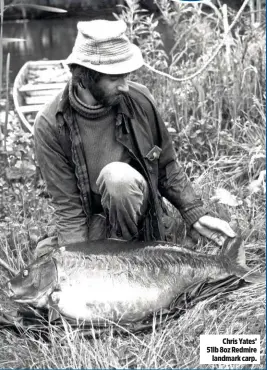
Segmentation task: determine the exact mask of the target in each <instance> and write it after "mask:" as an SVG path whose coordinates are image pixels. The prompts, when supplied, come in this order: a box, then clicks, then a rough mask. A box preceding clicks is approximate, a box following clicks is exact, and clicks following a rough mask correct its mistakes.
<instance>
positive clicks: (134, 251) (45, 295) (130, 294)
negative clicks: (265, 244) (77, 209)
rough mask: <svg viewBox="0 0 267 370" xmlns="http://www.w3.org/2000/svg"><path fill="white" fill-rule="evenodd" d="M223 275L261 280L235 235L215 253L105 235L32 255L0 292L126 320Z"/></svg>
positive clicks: (82, 315) (77, 313) (95, 317)
mask: <svg viewBox="0 0 267 370" xmlns="http://www.w3.org/2000/svg"><path fill="white" fill-rule="evenodd" d="M229 276H237V277H240V278H242V279H244V280H245V281H247V282H252V283H253V282H258V281H264V280H265V276H263V275H260V274H257V273H251V272H250V271H249V269H248V268H247V266H246V265H245V260H244V250H243V247H242V242H241V239H240V238H235V239H230V238H229V239H228V240H227V241H226V242H225V245H224V247H223V252H222V253H221V254H220V255H206V254H200V253H197V252H194V251H192V250H189V249H187V248H183V247H179V246H177V245H170V244H167V243H165V242H159V243H129V242H123V241H119V240H105V241H96V242H91V243H81V244H78V245H77V244H76V245H75V246H73V247H68V248H66V249H65V250H63V251H62V250H60V249H58V250H55V251H53V252H51V253H49V254H46V255H44V256H42V257H40V258H38V259H37V260H35V261H34V262H33V263H31V264H30V265H29V266H28V267H27V268H25V269H23V270H22V271H21V272H20V273H19V274H18V275H17V276H16V277H14V278H12V279H11V280H10V281H9V282H8V283H7V285H6V287H5V291H6V292H7V294H8V295H9V297H11V298H12V299H13V300H14V301H16V302H21V303H27V304H29V305H31V306H34V307H48V308H49V307H54V309H56V310H57V311H58V312H59V313H61V314H63V315H65V316H67V317H70V318H75V319H80V320H83V321H90V322H98V323H99V322H100V321H101V320H103V321H104V320H106V319H107V320H111V321H113V322H114V321H115V322H122V323H123V322H129V323H130V322H135V321H139V320H142V319H144V318H145V317H146V316H147V315H149V314H151V313H153V312H156V311H159V310H160V309H163V308H166V307H168V306H169V305H170V304H171V302H172V301H173V300H174V299H175V298H176V297H178V296H179V295H180V294H182V293H185V292H187V291H189V290H190V288H191V287H192V286H194V284H196V283H199V282H205V281H211V282H213V281H217V280H221V279H224V278H227V277H229Z"/></svg>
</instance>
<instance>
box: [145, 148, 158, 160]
mask: <svg viewBox="0 0 267 370" xmlns="http://www.w3.org/2000/svg"><path fill="white" fill-rule="evenodd" d="M161 152H162V149H160V148H159V147H158V146H157V145H154V146H153V148H152V149H151V150H150V151H149V152H148V153H147V155H146V156H145V158H147V159H148V160H149V161H150V162H153V161H157V160H158V159H159V157H160V153H161Z"/></svg>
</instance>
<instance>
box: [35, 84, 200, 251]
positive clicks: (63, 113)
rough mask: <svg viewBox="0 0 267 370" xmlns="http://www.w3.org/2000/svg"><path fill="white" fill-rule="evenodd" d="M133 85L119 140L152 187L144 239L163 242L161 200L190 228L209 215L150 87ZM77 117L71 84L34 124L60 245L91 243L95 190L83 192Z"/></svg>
mask: <svg viewBox="0 0 267 370" xmlns="http://www.w3.org/2000/svg"><path fill="white" fill-rule="evenodd" d="M129 85H130V89H129V93H128V94H127V95H126V96H125V97H124V98H123V100H122V102H121V103H120V105H119V107H118V112H117V120H116V126H115V130H116V139H117V140H118V141H119V142H121V143H122V144H123V145H124V146H125V147H126V148H127V149H128V151H129V154H130V156H131V158H132V162H131V165H133V167H135V168H136V169H137V170H138V171H139V172H140V173H141V174H142V175H143V176H144V177H145V179H146V180H147V182H148V185H149V189H150V199H149V204H150V206H149V210H148V213H147V215H146V217H145V221H144V224H143V228H144V230H145V232H144V239H145V240H153V239H157V240H159V239H161V240H163V239H164V237H165V235H164V227H163V224H162V208H161V196H164V197H165V198H166V199H168V200H169V201H170V202H171V203H172V204H173V205H174V206H175V207H176V208H177V209H178V210H179V211H180V213H181V215H182V216H183V218H184V219H185V221H186V222H187V224H188V225H189V226H190V225H192V224H193V223H194V222H196V221H197V220H198V219H199V218H200V217H201V216H203V215H204V214H206V213H207V212H206V211H205V210H204V209H203V204H202V201H201V200H200V199H199V198H198V197H197V196H196V194H195V193H194V191H193V188H192V186H191V183H190V181H189V180H188V178H187V176H186V175H185V173H184V171H183V169H182V167H181V166H180V164H179V163H178V161H177V159H176V155H175V152H174V149H173V145H172V142H171V138H170V136H169V134H168V131H167V129H166V127H165V125H164V122H163V121H162V119H161V117H160V115H159V113H158V112H157V109H156V107H155V102H154V100H153V97H152V96H151V95H150V93H149V91H148V89H147V88H146V87H145V86H143V85H140V84H137V83H133V82H129ZM72 114H73V112H72V108H71V106H70V104H69V98H68V86H66V88H65V89H64V91H62V92H61V93H60V94H58V95H57V96H56V97H55V98H54V99H53V101H52V102H50V103H48V104H46V105H45V107H44V108H43V109H42V111H41V112H39V113H38V115H37V117H36V121H35V125H34V136H35V148H36V156H37V161H38V163H39V166H40V169H41V173H42V175H43V177H44V179H45V182H46V184H47V190H48V192H49V194H50V195H51V197H52V204H53V206H54V208H55V212H56V215H57V219H58V222H57V227H58V233H59V241H60V244H66V243H73V242H76V241H82V240H87V237H88V228H89V227H90V221H91V217H92V214H93V213H95V212H94V209H93V206H92V200H91V199H90V198H91V197H90V191H89V193H88V194H89V195H88V196H87V195H86V193H84V192H83V191H82V190H81V189H82V185H83V180H82V178H81V177H82V176H81V175H80V172H81V171H79V163H74V162H75V160H74V158H75V157H74V156H73V153H74V145H75V138H73V137H72V134H71V131H72V126H71V124H72ZM87 183H88V181H87ZM88 186H89V185H88ZM87 198H89V199H87Z"/></svg>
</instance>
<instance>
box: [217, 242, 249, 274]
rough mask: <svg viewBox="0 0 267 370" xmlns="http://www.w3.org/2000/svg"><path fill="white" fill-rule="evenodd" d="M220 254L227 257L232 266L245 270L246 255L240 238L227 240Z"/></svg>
mask: <svg viewBox="0 0 267 370" xmlns="http://www.w3.org/2000/svg"><path fill="white" fill-rule="evenodd" d="M222 254H224V255H225V256H227V257H228V258H229V259H230V261H231V262H232V263H233V264H237V265H238V266H243V267H246V268H247V265H246V255H245V250H244V246H243V240H242V238H241V236H236V237H235V238H227V239H226V241H225V242H224V245H223V248H222Z"/></svg>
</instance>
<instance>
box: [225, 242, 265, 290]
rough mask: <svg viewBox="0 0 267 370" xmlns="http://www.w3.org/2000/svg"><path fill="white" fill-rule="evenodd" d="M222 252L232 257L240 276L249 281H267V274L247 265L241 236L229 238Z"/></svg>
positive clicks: (234, 266)
mask: <svg viewBox="0 0 267 370" xmlns="http://www.w3.org/2000/svg"><path fill="white" fill-rule="evenodd" d="M222 254H224V255H225V256H227V257H228V258H229V259H230V261H231V264H232V266H233V269H234V271H235V272H236V274H237V276H238V277H242V278H243V279H244V280H245V281H247V282H249V283H261V282H265V281H266V276H265V274H261V273H257V272H252V270H250V269H249V267H248V266H247V264H246V255H245V250H244V246H243V240H242V238H241V236H236V237H235V238H227V239H226V241H225V243H224V245H223V248H222Z"/></svg>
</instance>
